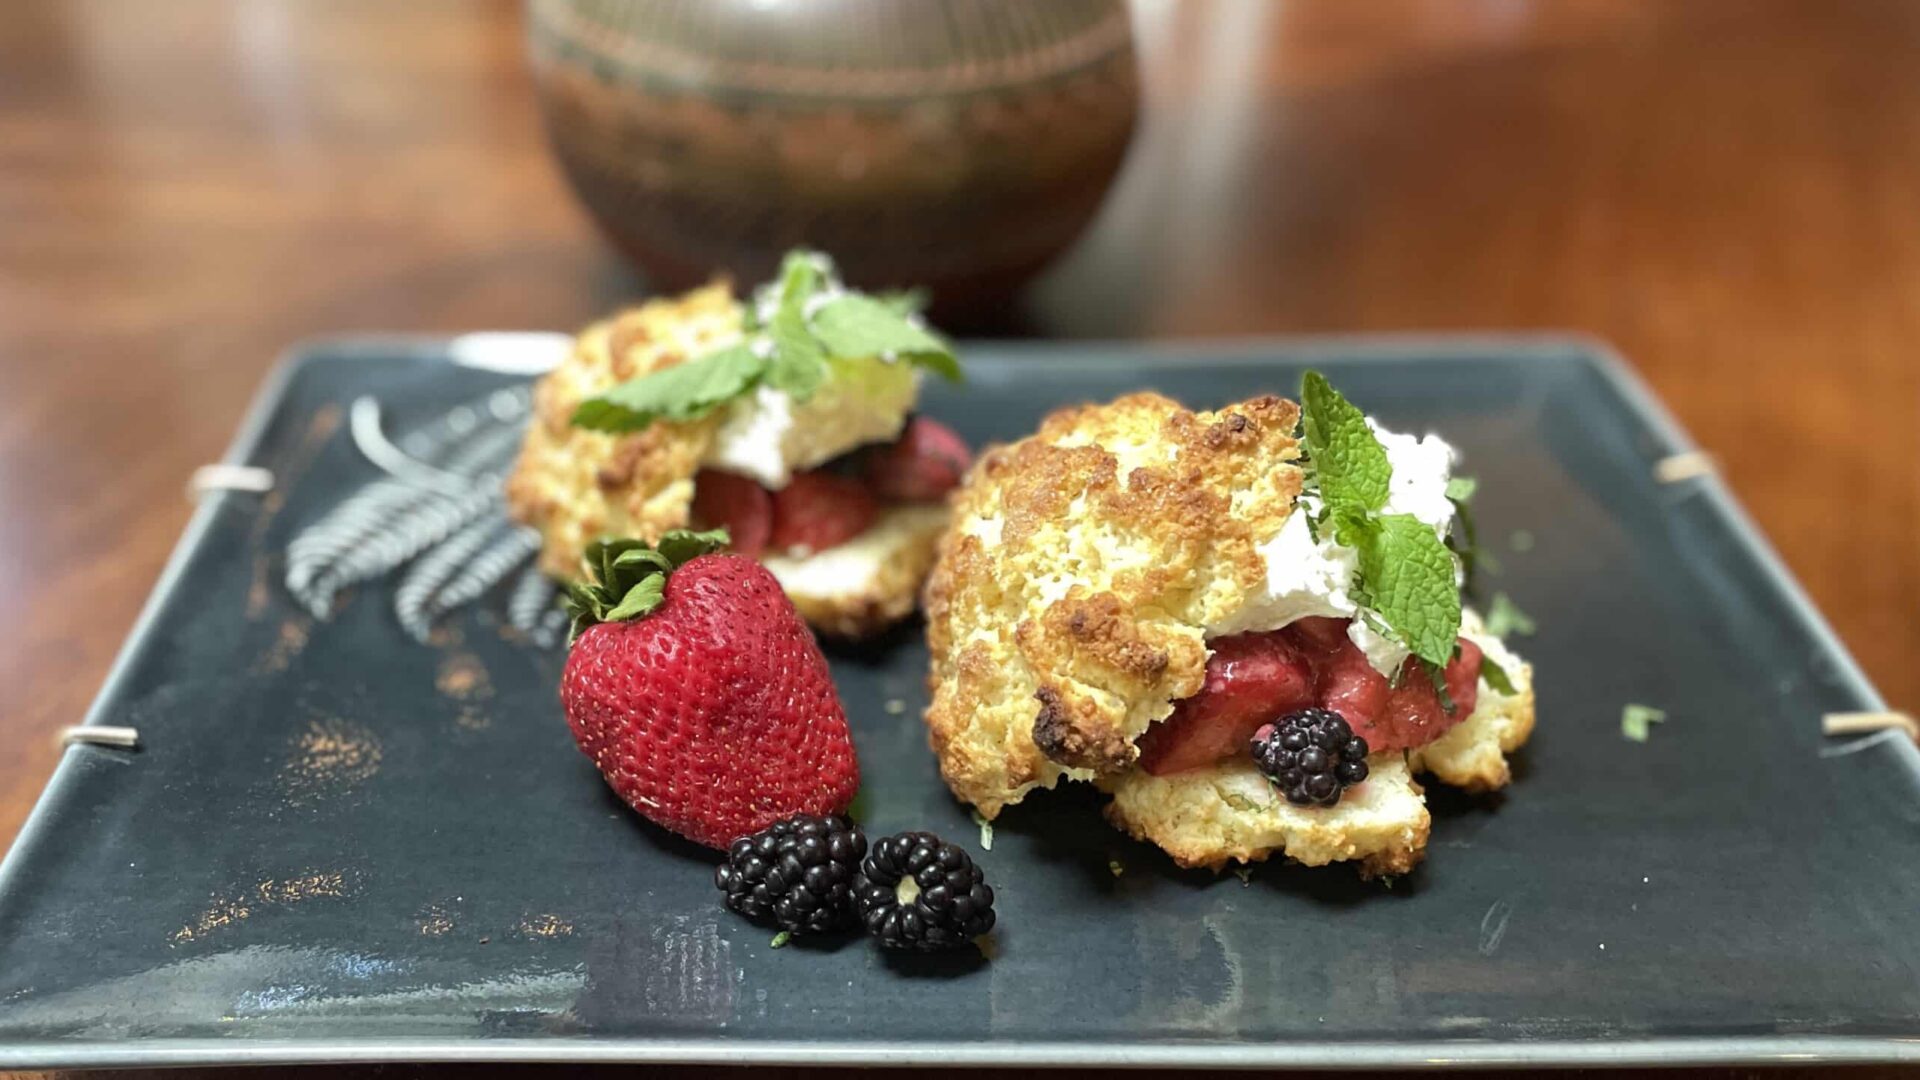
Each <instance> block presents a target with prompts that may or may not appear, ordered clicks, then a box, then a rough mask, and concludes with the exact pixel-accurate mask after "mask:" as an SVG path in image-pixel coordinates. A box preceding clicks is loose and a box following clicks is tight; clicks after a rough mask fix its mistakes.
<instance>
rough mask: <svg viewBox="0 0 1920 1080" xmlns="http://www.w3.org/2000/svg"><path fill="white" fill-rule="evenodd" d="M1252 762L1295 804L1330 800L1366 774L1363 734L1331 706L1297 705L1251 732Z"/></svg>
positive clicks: (1325, 803) (1322, 803) (1334, 800)
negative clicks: (1293, 710)
mask: <svg viewBox="0 0 1920 1080" xmlns="http://www.w3.org/2000/svg"><path fill="white" fill-rule="evenodd" d="M1252 751H1253V763H1254V764H1255V765H1257V766H1259V768H1260V771H1261V772H1262V773H1265V774H1266V777H1267V779H1269V780H1271V781H1273V784H1274V786H1275V787H1277V788H1279V789H1280V793H1281V794H1282V795H1285V796H1286V797H1287V801H1288V802H1290V803H1293V804H1294V805H1296V806H1332V805H1333V804H1335V803H1337V802H1339V801H1340V795H1341V793H1343V792H1345V791H1346V790H1347V789H1348V788H1350V787H1352V786H1353V785H1355V784H1357V783H1359V782H1360V781H1362V780H1365V779H1366V778H1367V740H1365V739H1363V738H1361V737H1360V736H1358V735H1355V734H1354V733H1353V729H1352V728H1350V727H1348V726H1347V722H1346V721H1345V720H1343V719H1341V717H1340V714H1339V713H1337V712H1334V711H1333V710H1331V709H1301V710H1300V711H1299V712H1290V713H1288V714H1287V715H1285V716H1283V717H1281V718H1280V719H1279V721H1278V722H1276V723H1272V724H1266V725H1264V726H1262V727H1261V728H1260V730H1258V731H1256V732H1254V733H1253V746H1252Z"/></svg>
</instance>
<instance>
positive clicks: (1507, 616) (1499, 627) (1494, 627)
mask: <svg viewBox="0 0 1920 1080" xmlns="http://www.w3.org/2000/svg"><path fill="white" fill-rule="evenodd" d="M1533 631H1534V625H1533V617H1532V616H1530V615H1528V614H1527V613H1526V612H1524V611H1521V610H1520V605H1518V604H1516V603H1514V602H1513V599H1512V598H1511V597H1509V596H1508V595H1507V594H1506V593H1494V594H1493V604H1492V605H1491V606H1490V607H1488V608H1487V633H1489V634H1492V635H1493V636H1494V637H1497V638H1503V637H1506V636H1507V635H1508V634H1519V635H1521V636H1522V637H1525V636H1528V635H1530V634H1532V633H1533Z"/></svg>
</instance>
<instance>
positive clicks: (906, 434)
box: [866, 416, 973, 502]
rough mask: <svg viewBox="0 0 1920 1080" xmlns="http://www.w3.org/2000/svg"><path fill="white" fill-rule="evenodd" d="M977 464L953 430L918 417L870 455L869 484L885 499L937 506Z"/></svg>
mask: <svg viewBox="0 0 1920 1080" xmlns="http://www.w3.org/2000/svg"><path fill="white" fill-rule="evenodd" d="M971 464H973V451H971V450H969V449H968V448H967V444H966V442H965V441H964V440H962V439H961V438H960V436H958V435H956V434H954V432H953V429H952V428H950V427H948V426H947V425H945V424H942V423H941V422H939V421H938V420H929V419H927V418H926V417H924V416H916V417H914V418H912V419H911V420H908V421H907V426H906V428H905V430H903V431H901V432H900V437H899V438H898V439H895V440H894V441H893V442H892V443H891V444H890V445H887V446H882V447H876V448H875V449H873V450H871V451H869V452H868V454H867V458H866V476H867V482H868V483H869V484H872V485H873V490H874V491H876V492H878V493H879V494H880V496H881V497H882V498H885V499H892V500H895V501H897V502H934V501H936V500H939V499H941V498H943V497H945V496H946V494H947V492H949V491H952V490H953V489H954V488H955V487H956V486H958V485H959V483H960V478H961V477H963V476H965V475H966V472H967V466H969V465H971Z"/></svg>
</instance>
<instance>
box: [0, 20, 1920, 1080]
mask: <svg viewBox="0 0 1920 1080" xmlns="http://www.w3.org/2000/svg"><path fill="white" fill-rule="evenodd" d="M1139 29H1140V33H1141V36H1142V53H1143V58H1144V65H1145V81H1146V87H1147V95H1148V102H1149V103H1148V106H1147V112H1146V115H1145V118H1144V122H1143V126H1142V128H1141V131H1140V136H1139V139H1138V141H1137V143H1136V145H1135V147H1134V150H1133V155H1132V157H1131V159H1130V161H1129V164H1128V166H1127V169H1126V172H1125V173H1124V175H1123V177H1122V179H1121V181H1120V183H1119V186H1118V187H1117V188H1116V190H1115V192H1114V195H1113V198H1112V200H1111V201H1110V203H1109V205H1108V206H1107V208H1106V210H1105V211H1104V213H1103V214H1102V216H1101V218H1100V219H1099V221H1098V222H1097V224H1096V226H1095V229H1094V231H1093V232H1092V233H1091V234H1090V235H1089V237H1088V238H1087V240H1086V241H1085V242H1084V243H1083V244H1082V245H1081V246H1080V247H1079V248H1078V249H1077V250H1076V251H1075V252H1074V253H1073V254H1072V255H1071V256H1069V257H1068V258H1067V259H1066V260H1065V261H1063V262H1062V263H1061V264H1060V265H1059V266H1057V267H1056V268H1055V270H1054V271H1053V272H1052V273H1050V274H1049V275H1048V276H1047V277H1046V278H1045V279H1043V280H1042V282H1041V283H1040V284H1039V285H1038V287H1037V288H1036V289H1034V290H1033V292H1032V293H1031V295H1030V297H1029V298H1028V300H1027V301H1026V303H1025V304H1024V305H1023V306H1022V307H1021V308H1019V309H1018V310H1017V311H1013V312H1010V313H1009V314H1008V316H1007V318H1008V321H1009V322H1010V323H1012V324H1014V325H1017V326H1020V327H1022V328H1024V329H1025V330H1026V331H1028V332H1031V333H1035V334H1042V335H1056V336H1072V337H1182V336H1192V335H1226V334H1255V333H1272V332H1295V331H1346V330H1428V329H1463V328H1472V329H1488V328H1554V329H1575V330H1581V331H1586V332H1590V333H1592V334H1595V335H1598V336H1600V337H1603V338H1606V339H1608V340H1610V341H1612V342H1613V343H1614V344H1616V345H1617V346H1618V347H1619V348H1620V349H1621V350H1622V351H1623V352H1624V353H1626V355H1627V356H1629V357H1630V358H1631V359H1632V361H1633V362H1634V363H1635V365H1636V366H1637V367H1638V368H1639V370H1640V371H1641V372H1642V373H1644V374H1645V375H1646V377H1647V378H1648V379H1649V380H1650V381H1651V382H1652V383H1653V385H1654V386H1655V387H1656V388H1657V389H1658V390H1659V392H1660V393H1661V394H1662V395H1663V396H1664V397H1665V398H1666V399H1667V401H1668V402H1669V403H1670V404H1671V405H1672V406H1673V408H1674V410H1675V411H1676V412H1677V413H1678V414H1679V415H1680V417H1681V419H1682V420H1683V421H1684V422H1685V423H1686V424H1687V425H1688V426H1689V427H1690V428H1691V429H1692V431H1693V433H1694V434H1695V435H1696V436H1697V437H1698V439H1699V440H1700V442H1702V443H1703V444H1704V445H1705V446H1706V447H1708V448H1709V449H1711V450H1712V451H1713V452H1714V453H1715V454H1716V455H1717V456H1718V458H1719V460H1720V462H1721V463H1722V466H1723V468H1724V470H1725V472H1726V474H1727V475H1728V477H1729V478H1730V480H1731V482H1732V485H1733V487H1734V488H1735V489H1736V490H1737V491H1738V493H1739V494H1740V496H1741V497H1742V498H1743V499H1744V500H1745V501H1746V503H1747V505H1748V506H1749V507H1750V508H1751V509H1752V511H1753V512H1754V514H1755V516H1756V517H1757V518H1758V519H1759V520H1760V522H1761V524H1762V525H1763V526H1764V528H1765V529H1766V531H1767V533H1768V534H1769V535H1770V536H1771V537H1772V538H1773V540H1774V542H1775V543H1776V544H1777V545H1778V546H1779V548H1780V549H1781V550H1782V552H1783V553H1784V555H1785V557H1786V560H1787V562H1788V563H1789V564H1790V565H1791V566H1792V568H1793V569H1794V571H1795V572H1796V573H1797V574H1798V575H1799V576H1800V578H1801V579H1802V580H1803V581H1804V582H1805V583H1806V585H1807V587H1808V588H1809V590H1810V591H1811V592H1812V594H1813V596H1814V597H1815V599H1816V600H1817V601H1818V602H1819V604H1820V606H1821V607H1822V608H1823V609H1824V610H1825V611H1826V612H1827V614H1828V616H1829V617H1830V618H1831V620H1832V621H1833V623H1834V624H1835V626H1836V627H1837V628H1838V630H1839V632H1840V634H1841V636H1842V637H1843V638H1844V639H1845V640H1846V642H1847V644H1848V645H1849V646H1850V647H1851V648H1852V649H1853V651H1854V652H1855V654H1856V655H1858V656H1859V658H1860V659H1861V661H1862V662H1863V663H1864V665H1865V667H1866V668H1867V671H1868V672H1869V673H1870V674H1871V675H1872V677H1873V678H1874V679H1875V680H1876V681H1877V683H1878V684H1879V686H1880V687H1881V689H1882V690H1883V691H1884V692H1885V694H1886V696H1887V697H1888V698H1889V699H1890V700H1891V701H1892V702H1893V703H1894V704H1895V705H1896V706H1903V707H1906V708H1908V709H1912V708H1914V707H1915V706H1916V705H1920V663H1916V662H1915V657H1916V655H1920V4H1913V3H1902V2H1898V0H1884V2H1874V0H1798V2H1790V0H1688V2H1685V3H1677V2H1660V0H1648V2H1631V0H1539V2H1527V0H1366V2H1365V3H1355V2H1352V0H1306V2H1270V3H1269V2H1263V0H1246V2H1235V3H1228V2H1222V3H1183V4H1180V5H1178V6H1177V7H1176V6H1175V5H1173V4H1171V3H1168V2H1164V0H1162V2H1159V3H1152V4H1148V5H1146V6H1144V7H1143V8H1142V9H1141V12H1140V21H1139ZM640 288H641V283H640V282H639V281H638V280H637V279H636V278H635V277H633V276H632V275H631V274H630V273H629V272H627V271H626V270H625V269H623V267H622V266H621V265H620V264H619V262H618V260H617V259H616V258H615V257H614V256H613V255H612V254H611V252H610V251H609V250H608V249H607V248H606V247H605V246H604V245H603V244H602V243H601V242H600V241H599V239H598V238H597V237H596V235H595V234H594V231H593V229H592V228H591V227H590V225H589V223H588V222H587V220H586V219H585V217H584V216H583V215H582V213H581V212H580V211H579V209H578V208H577V207H576V205H575V204H574V202H573V201H572V199H571V198H570V197H569V195H568V193H567V191H566V190H565V188H564V185H563V183H562V181H561V179H560V177H559V176H558V174H557V173H556V171H555V169H554V167H553V165H552V163H551V162H550V160H549V158H548V155H547V152H546V149H545V146H544V143H543V141H542V136H541V132H540V129H539V123H538V118H537V116H536V114H535V110H534V106H533V102H532V100H531V95H530V86H529V82H528V76H527V73H526V70H525V66H524V63H523V48H522V42H521V26H520V21H519V13H518V10H517V8H516V7H515V6H514V5H513V4H510V3H506V2H482V0H473V2H452V0H449V2H440V3H434V4H395V3H388V2H384V0H336V2H329V3H309V4H300V5H296V4H292V3H286V4H277V3H264V4H263V3H250V2H245V0H170V2H168V3H166V4H147V5H138V6H137V7H136V6H135V5H129V4H123V3H118V2H114V0H98V2H93V3H55V2H40V0H9V3H8V4H7V5H6V9H5V14H4V16H0V843H4V842H5V841H6V840H8V839H10V838H11V836H12V835H13V834H14V832H15V831H16V830H17V829H18V826H19V824H20V822H21V821H22V820H23V818H24V817H25V815H26V813H27V810H28V808H29V807H30V805H31V804H32V802H33V799H34V798H35V796H36V795H37V793H38V791H39V789H40V786H41V784H42V782H43V781H44V779H45V777H46V775H47V774H48V772H49V771H50V770H51V769H52V767H53V764H54V760H55V757H56V751H55V749H54V747H53V745H52V742H51V738H52V734H53V732H54V731H55V729H56V728H58V727H59V726H61V725H64V724H67V723H72V722H75V721H77V720H78V719H79V717H80V716H81V714H82V712H83V711H84V709H85V708H86V705H87V703H88V701H89V700H90V699H91V697H92V695H93V693H94V690H95V688H96V687H97V685H98V684H99V682H100V680H101V678H102V676H103V675H104V673H105V671H106V668H107V665H108V663H109V662H110V660H111V659H112V657H113V654H114V652H115V650H116V649H118V647H119V644H120V641H121V639H122V637H123V636H124V635H125V633H126V631H127V629H128V627H129V625H130V624H131V622H132V620H133V617H134V614H135V612H136V610H137V609H138V607H139V605H140V603H141V601H142V599H143V598H144V597H145V595H146V593H147V590H148V589H149V587H150V586H151V585H152V583H153V581H154V578H155V576H156V574H157V573H158V571H159V568H160V566H161V563H162V561H163V560H164V559H165V557H166V554H167V551H168V550H169V548H170V546H171V545H172V543H173V541H174V539H175V537H176V536H177V535H178V534H179V531H180V529H181V526H182V525H183V524H184V522H185V520H186V517H187V514H188V509H189V508H188V505H187V503H186V501H185V499H184V497H183V489H182V485H183V483H184V482H185V480H186V477H187V475H188V473H189V472H190V471H191V469H192V468H193V466H195V465H197V464H200V463H202V462H206V461H211V460H214V459H215V458H217V457H218V456H219V455H220V453H221V451H222V450H223V448H224V446H225V444H226V441H227V439H228V437H229V435H230V434H231V432H232V430H233V428H234V426H235V424H236V422H237V421H238V419H239V417H240V414H241V411H242V409H243V407H244V406H245V404H246V402H247V400H248V398H249V397H250V395H251V394H252V393H253V391H254V388H255V386H256V384H257V383H258V382H259V380H260V378H261V376H262V374H263V373H264V372H265V371H266V370H267V368H268V366H269V365H270V364H271V363H272V362H273V360H274V357H275V355H276V353H278V352H279V351H280V350H281V349H282V348H283V347H285V346H286V345H287V344H288V343H289V342H292V341H294V340H296V339H299V338H301V337H305V336H309V335H317V334H333V333H341V332H350V331H358V330H385V331H426V332H443V331H460V330H471V329H476V328H558V329H566V328H571V327H573V326H575V325H577V324H579V323H580V322H582V321H583V320H585V319H587V318H588V317H590V316H592V315H594V314H595V313H597V312H600V311H602V310H603V309H605V308H607V307H608V306H610V305H612V304H614V303H616V302H618V301H620V300H622V299H624V298H627V297H629V296H632V295H635V294H636V293H637V292H638V291H639V289H640ZM414 1072H415V1071H414V1070H402V1069H393V1070H384V1071H378V1072H376V1073H373V1074H369V1075H381V1076H411V1075H414Z"/></svg>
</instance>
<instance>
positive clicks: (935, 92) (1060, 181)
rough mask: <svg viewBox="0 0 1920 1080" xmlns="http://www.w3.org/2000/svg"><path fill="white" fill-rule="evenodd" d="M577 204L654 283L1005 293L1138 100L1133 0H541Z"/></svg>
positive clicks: (547, 83)
mask: <svg viewBox="0 0 1920 1080" xmlns="http://www.w3.org/2000/svg"><path fill="white" fill-rule="evenodd" d="M528 16H529V17H528V27H529V34H530V37H531V48H532V55H533V60H534V72H535V77H536V80H537V83H538V86H539V93H540V100H541V104H542V108H543V110H544V112H545V116H546V120H547V126H548V131H549V133H550V136H551V138H552V141H553V146H554V150H555V153H556V154H557V155H558V157H559V160H560V163H561V165H562V167H563V168H564V169H565V170H566V174H567V176H568V177H569V178H570V179H571V181H572V183H573V185H574V187H575V189H576V190H577V191H578V192H579V195H580V197H581V199H582V201H584V202H585V204H586V205H587V207H588V209H589V210H590V211H591V212H592V213H593V215H594V217H595V218H596V219H598V221H599V223H600V225H601V226H602V228H604V229H605V230H606V232H607V234H608V235H609V236H611V237H612V238H613V240H614V241H615V242H616V243H617V244H618V245H619V246H620V247H621V248H622V249H623V250H624V251H625V252H626V253H627V254H628V255H629V256H631V257H632V259H633V260H634V261H635V262H636V263H638V264H639V266H640V267H641V269H642V270H643V272H644V273H645V274H646V275H647V276H648V278H649V280H650V282H651V283H652V284H653V285H655V286H656V287H659V288H666V289H673V288H682V287H685V286H688V285H691V284H694V283H697V282H699V281H703V280H705V279H706V278H707V277H708V276H710V275H711V274H712V273H713V272H714V271H715V270H725V271H728V272H730V273H732V274H734V275H735V277H736V278H737V279H738V280H742V281H755V280H760V279H763V278H764V277H766V276H767V275H768V274H769V273H770V272H771V271H772V269H773V267H774V265H775V263H776V262H777V260H778V259H779V257H780V254H781V253H782V252H784V251H785V250H786V249H788V248H790V247H792V246H794V245H797V244H806V245H810V246H813V247H816V248H819V249H821V250H824V251H827V252H829V253H831V254H832V255H833V256H834V257H835V259H837V260H838V261H839V263H840V266H841V268H842V270H843V271H844V272H845V273H846V275H847V277H848V278H849V280H850V281H852V282H854V283H855V284H859V285H864V286H869V287H879V286H889V285H900V284H919V285H926V286H928V287H930V288H931V289H933V291H934V294H935V296H936V298H937V300H938V302H939V303H940V305H941V306H942V307H947V306H949V305H953V304H956V303H959V304H961V305H965V304H966V303H968V302H977V301H980V300H984V299H991V298H994V297H998V296H1002V295H1004V294H1005V293H1006V292H1008V291H1010V290H1011V289H1012V288H1013V287H1015V286H1017V285H1018V284H1020V283H1021V282H1022V281H1023V280H1025V279H1026V278H1028V277H1029V276H1031V275H1032V274H1033V273H1034V272H1036V271H1037V270H1039V269H1040V268H1041V267H1042V266H1043V265H1045V264H1046V262H1047V261H1048V260H1049V259H1051V258H1053V257H1054V256H1055V255H1057V254H1059V253H1060V251H1061V250H1062V249H1064V248H1065V247H1066V246H1067V245H1068V244H1070V243H1072V241H1073V240H1074V238H1075V237H1076V236H1077V235H1078V234H1079V233H1080V231H1081V230H1082V229H1083V228H1085V226H1086V224H1087V222H1088V221H1089V220H1090V219H1091V218H1092V217H1093V214H1094V212H1095V211H1096V210H1097V209H1098V208H1099V205H1100V201H1101V199H1102V198H1103V196H1104V195H1105V193H1106V190H1107V188H1108V187H1109V185H1110V184H1111V183H1112V181H1113V178H1114V175H1115V173H1116V172H1117V171H1118V170H1119V167H1120V163H1121V160H1122V158H1123V157H1124V156H1125V153H1126V148H1127V143H1128V141H1129V139H1130V138H1131V137H1132V134H1133V127H1134V118H1135V113H1136V109H1137V102H1138V96H1139V90H1138V81H1137V71H1136V63H1135V58H1134V52H1133V38H1132V28H1131V24H1130V22H1129V19H1128V12H1127V8H1126V5H1125V3H1124V2H1123V0H1044V2H1036V0H530V3H529V7H528Z"/></svg>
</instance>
